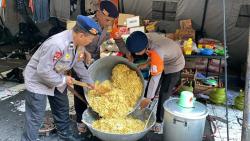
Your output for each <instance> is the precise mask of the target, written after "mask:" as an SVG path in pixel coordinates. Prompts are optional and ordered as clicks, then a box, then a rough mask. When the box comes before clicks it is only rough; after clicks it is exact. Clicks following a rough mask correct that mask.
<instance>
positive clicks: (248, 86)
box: [241, 28, 250, 141]
mask: <svg viewBox="0 0 250 141" xmlns="http://www.w3.org/2000/svg"><path fill="white" fill-rule="evenodd" d="M245 80H246V82H245V102H244V111H243V124H242V134H241V141H249V139H250V28H249V43H248V52H247V72H246V79H245Z"/></svg>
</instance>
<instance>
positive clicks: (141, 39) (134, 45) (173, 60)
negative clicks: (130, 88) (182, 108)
mask: <svg viewBox="0 0 250 141" xmlns="http://www.w3.org/2000/svg"><path fill="white" fill-rule="evenodd" d="M117 38H118V37H117ZM117 40H118V39H117ZM120 40H122V39H120ZM117 43H119V44H120V45H118V47H123V49H122V50H124V48H126V49H127V51H126V52H124V54H126V55H127V56H128V57H129V58H133V56H134V55H145V54H146V55H147V56H148V61H147V62H146V63H145V64H141V65H139V66H138V67H139V68H140V69H144V68H146V67H147V66H150V75H151V79H150V81H149V86H148V91H147V94H146V98H145V99H144V100H143V101H142V102H141V107H142V108H145V107H146V106H147V105H148V104H149V103H150V102H151V100H152V99H153V98H154V96H155V93H156V90H157V88H158V87H159V86H160V93H159V101H158V107H157V113H156V118H157V123H156V125H155V128H154V129H153V130H154V131H156V132H160V130H161V125H162V121H163V114H164V109H163V103H164V102H165V101H166V100H167V99H168V98H169V97H170V96H171V94H172V89H173V88H174V86H175V85H176V84H177V82H178V81H179V79H180V71H181V70H182V69H183V68H184V66H185V59H184V56H183V54H182V50H181V48H180V46H179V45H178V44H177V43H175V42H174V41H173V40H171V39H169V38H166V37H162V36H161V35H159V34H157V33H148V34H147V35H146V34H145V33H143V32H140V31H135V32H133V33H132V34H131V35H130V36H129V37H128V38H127V41H126V44H124V43H123V42H122V41H119V42H117ZM121 43H122V44H121ZM125 46H126V47H125Z"/></svg>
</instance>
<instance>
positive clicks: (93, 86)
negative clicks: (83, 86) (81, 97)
mask: <svg viewBox="0 0 250 141" xmlns="http://www.w3.org/2000/svg"><path fill="white" fill-rule="evenodd" d="M88 86H89V88H91V89H92V90H94V89H95V88H96V86H95V84H89V83H88Z"/></svg>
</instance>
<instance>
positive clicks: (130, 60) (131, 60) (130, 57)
mask: <svg viewBox="0 0 250 141" xmlns="http://www.w3.org/2000/svg"><path fill="white" fill-rule="evenodd" d="M126 58H127V59H128V61H129V62H134V58H133V56H132V55H131V53H127V54H126Z"/></svg>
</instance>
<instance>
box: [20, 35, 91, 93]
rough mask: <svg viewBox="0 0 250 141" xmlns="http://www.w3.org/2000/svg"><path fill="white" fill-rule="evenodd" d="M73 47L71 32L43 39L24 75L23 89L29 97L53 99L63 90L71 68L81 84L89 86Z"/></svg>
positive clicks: (88, 79)
mask: <svg viewBox="0 0 250 141" xmlns="http://www.w3.org/2000/svg"><path fill="white" fill-rule="evenodd" d="M78 52H80V50H79V49H78V50H76V47H75V46H74V44H73V39H72V30H65V31H63V32H61V33H58V34H56V35H54V36H52V37H50V38H49V39H47V40H46V41H45V42H44V43H43V44H42V45H41V46H40V47H39V49H38V50H37V51H36V52H35V54H34V55H33V56H32V58H31V59H30V61H29V63H28V65H27V66H26V68H25V71H24V80H25V86H26V89H27V90H28V91H30V92H33V93H38V94H44V95H50V96H53V95H54V90H55V88H57V89H58V90H59V91H61V92H63V91H64V90H65V88H66V76H65V71H68V70H70V69H71V68H73V69H74V70H75V71H76V73H77V75H78V77H79V78H81V81H84V82H87V83H93V80H92V79H91V77H90V75H89V73H88V71H87V69H86V67H85V65H84V63H83V61H82V60H79V55H78Z"/></svg>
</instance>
